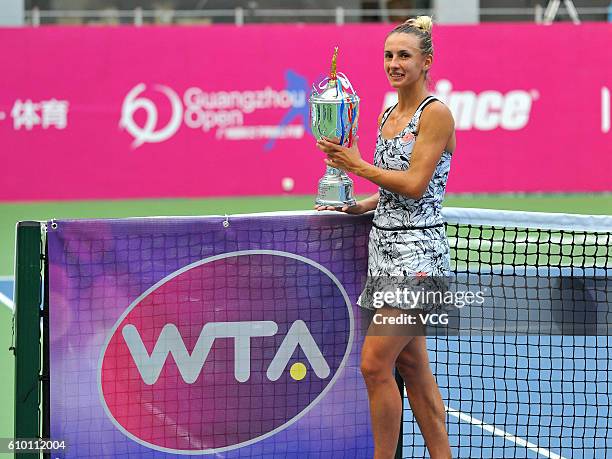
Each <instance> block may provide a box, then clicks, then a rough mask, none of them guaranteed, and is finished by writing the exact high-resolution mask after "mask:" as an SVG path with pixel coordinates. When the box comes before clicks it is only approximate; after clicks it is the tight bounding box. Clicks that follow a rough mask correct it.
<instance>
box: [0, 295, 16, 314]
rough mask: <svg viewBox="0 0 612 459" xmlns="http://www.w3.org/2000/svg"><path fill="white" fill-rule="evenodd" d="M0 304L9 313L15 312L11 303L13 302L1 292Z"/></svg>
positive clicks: (13, 304)
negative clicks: (7, 309)
mask: <svg viewBox="0 0 612 459" xmlns="http://www.w3.org/2000/svg"><path fill="white" fill-rule="evenodd" d="M0 304H3V305H4V306H6V307H7V308H9V309H10V310H11V311H14V310H15V303H13V301H12V300H11V299H10V298H9V297H8V296H6V295H5V294H4V293H2V292H0Z"/></svg>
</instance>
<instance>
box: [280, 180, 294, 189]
mask: <svg viewBox="0 0 612 459" xmlns="http://www.w3.org/2000/svg"><path fill="white" fill-rule="evenodd" d="M294 185H295V182H294V180H293V179H292V178H291V177H284V178H283V180H282V181H281V186H282V188H283V191H292V190H293V187H294Z"/></svg>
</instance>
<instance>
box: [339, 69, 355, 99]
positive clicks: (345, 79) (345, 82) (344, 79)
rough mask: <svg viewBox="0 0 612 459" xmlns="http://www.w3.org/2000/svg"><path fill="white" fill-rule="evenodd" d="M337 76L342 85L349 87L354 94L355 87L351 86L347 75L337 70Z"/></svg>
mask: <svg viewBox="0 0 612 459" xmlns="http://www.w3.org/2000/svg"><path fill="white" fill-rule="evenodd" d="M337 78H338V80H340V82H341V83H342V86H344V87H345V88H347V89H350V90H351V92H352V93H353V94H355V88H353V85H352V84H351V82H350V81H349V79H348V77H347V76H346V75H345V74H344V73H342V72H337Z"/></svg>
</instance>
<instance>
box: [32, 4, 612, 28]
mask: <svg viewBox="0 0 612 459" xmlns="http://www.w3.org/2000/svg"><path fill="white" fill-rule="evenodd" d="M577 13H578V15H579V17H580V19H581V20H582V21H608V20H611V19H612V8H606V7H584V8H579V9H577ZM422 14H427V15H431V14H433V10H431V9H347V8H342V7H337V8H334V9H248V8H234V9H219V10H174V9H164V8H159V9H152V10H145V9H142V8H135V9H133V10H119V9H103V10H40V9H38V8H33V9H31V10H28V11H26V13H25V21H26V24H28V25H32V26H35V27H36V26H40V25H47V24H102V25H103V24H107V25H118V24H133V25H136V26H141V25H145V24H215V23H226V24H228V23H229V24H235V25H238V26H242V25H245V24H261V23H332V24H337V25H343V24H347V23H362V22H399V21H402V20H404V19H405V18H407V17H411V16H416V15H422ZM479 16H480V18H479V19H480V21H482V22H492V21H523V22H536V23H544V24H546V23H550V22H552V20H550V19H547V17H546V11H545V9H544V8H543V7H541V6H539V5H536V6H535V7H534V8H481V9H480V11H479ZM555 20H561V21H563V20H572V21H573V22H574V23H577V22H579V21H576V20H575V18H573V17H570V15H569V14H568V11H567V10H566V9H561V10H559V11H558V14H556V17H555Z"/></svg>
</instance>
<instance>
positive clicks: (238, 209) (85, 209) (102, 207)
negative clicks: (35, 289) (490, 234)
mask: <svg viewBox="0 0 612 459" xmlns="http://www.w3.org/2000/svg"><path fill="white" fill-rule="evenodd" d="M312 202H313V197H312V196H299V197H293V196H284V197H258V198H224V199H197V200H196V199H164V200H126V201H78V202H74V201H72V202H44V203H10V204H0V215H1V216H2V217H1V218H0V276H12V274H13V256H14V253H13V252H14V234H15V224H16V222H17V221H20V220H48V219H51V218H113V217H117V218H119V217H135V216H151V215H205V214H232V213H245V212H263V211H273V210H298V209H309V208H312ZM445 205H446V206H453V207H478V208H489V209H506V210H527V211H541V212H565V213H582V214H610V213H611V210H612V194H600V195H526V196H509V195H506V196H479V195H475V196H452V195H451V196H449V197H447V199H446V201H445ZM531 242H534V243H538V242H539V241H531ZM554 255H557V256H562V255H563V254H554ZM1 280H2V281H3V282H2V283H1V285H0V292H1V293H2V294H3V296H4V297H6V298H5V299H4V300H3V298H2V297H0V350H1V351H0V372H2V375H3V377H2V378H0V404H2V406H4V410H3V414H2V415H1V416H0V437H11V436H12V435H13V376H14V375H13V373H14V369H13V358H12V355H11V353H10V352H9V351H8V348H9V346H10V345H11V335H12V333H11V317H12V314H11V310H10V309H9V308H8V307H6V306H7V304H6V303H9V304H10V301H6V299H8V300H11V299H12V286H11V280H10V279H5V278H2V279H1ZM2 300H3V301H2ZM0 457H8V456H7V455H1V454H0Z"/></svg>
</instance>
